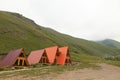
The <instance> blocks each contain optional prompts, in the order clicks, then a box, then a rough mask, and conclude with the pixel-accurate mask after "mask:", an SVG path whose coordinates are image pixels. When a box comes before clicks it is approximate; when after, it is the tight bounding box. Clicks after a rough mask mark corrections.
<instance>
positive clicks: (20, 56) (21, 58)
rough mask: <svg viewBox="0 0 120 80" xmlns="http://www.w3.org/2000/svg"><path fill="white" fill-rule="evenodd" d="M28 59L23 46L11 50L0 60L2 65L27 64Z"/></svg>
mask: <svg viewBox="0 0 120 80" xmlns="http://www.w3.org/2000/svg"><path fill="white" fill-rule="evenodd" d="M27 65H29V64H28V61H27V57H26V53H25V51H24V49H23V48H21V49H17V50H12V51H10V52H9V53H8V54H7V55H6V57H5V58H4V59H3V60H2V61H1V62H0V67H12V66H27Z"/></svg>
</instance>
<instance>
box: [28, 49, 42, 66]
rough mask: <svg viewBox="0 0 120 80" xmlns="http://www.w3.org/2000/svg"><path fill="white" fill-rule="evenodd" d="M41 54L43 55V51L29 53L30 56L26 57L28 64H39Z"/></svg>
mask: <svg viewBox="0 0 120 80" xmlns="http://www.w3.org/2000/svg"><path fill="white" fill-rule="evenodd" d="M43 53H44V49H42V50H36V51H32V52H31V53H30V55H29V56H28V62H29V64H30V65H31V64H36V63H39V61H40V59H41V57H42V55H43Z"/></svg>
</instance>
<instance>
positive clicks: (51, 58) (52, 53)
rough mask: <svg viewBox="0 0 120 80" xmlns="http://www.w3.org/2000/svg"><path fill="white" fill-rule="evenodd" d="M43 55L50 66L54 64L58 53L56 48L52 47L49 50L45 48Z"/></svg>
mask: <svg viewBox="0 0 120 80" xmlns="http://www.w3.org/2000/svg"><path fill="white" fill-rule="evenodd" d="M45 53H46V55H47V57H48V61H49V63H50V64H56V60H57V56H59V53H58V46H53V47H49V48H45Z"/></svg>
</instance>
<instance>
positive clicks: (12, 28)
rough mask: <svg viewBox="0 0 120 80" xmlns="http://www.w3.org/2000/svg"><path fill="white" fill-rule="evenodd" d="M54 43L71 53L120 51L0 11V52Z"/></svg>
mask: <svg viewBox="0 0 120 80" xmlns="http://www.w3.org/2000/svg"><path fill="white" fill-rule="evenodd" d="M54 45H58V46H69V47H70V51H71V53H72V55H75V54H77V55H78V54H83V53H85V54H89V55H95V56H107V55H117V54H119V52H120V51H119V50H118V49H113V48H111V47H108V46H104V45H101V44H98V43H96V42H92V41H88V40H84V39H79V38H75V37H72V36H69V35H66V34H62V33H59V32H57V31H54V30H52V29H50V28H45V27H42V26H39V25H37V24H36V23H34V21H32V20H30V19H28V18H25V17H23V16H22V15H20V14H17V13H10V12H3V11H0V53H6V52H8V51H9V50H12V49H17V48H21V47H24V48H25V51H26V52H27V53H29V52H30V51H31V50H36V49H42V48H45V47H49V46H54Z"/></svg>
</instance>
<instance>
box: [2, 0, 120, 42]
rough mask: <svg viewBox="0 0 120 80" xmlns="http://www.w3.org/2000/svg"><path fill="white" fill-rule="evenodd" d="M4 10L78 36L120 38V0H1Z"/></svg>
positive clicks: (98, 38)
mask: <svg viewBox="0 0 120 80" xmlns="http://www.w3.org/2000/svg"><path fill="white" fill-rule="evenodd" d="M0 10H5V11H11V12H17V13H20V14H22V15H23V16H26V17H28V18H30V19H32V20H34V21H35V22H36V23H37V24H39V25H42V26H45V27H50V28H52V29H55V30H57V31H59V32H62V33H65V34H69V35H72V36H75V37H79V38H83V39H88V40H101V39H105V38H110V39H115V40H118V41H120V0H0Z"/></svg>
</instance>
